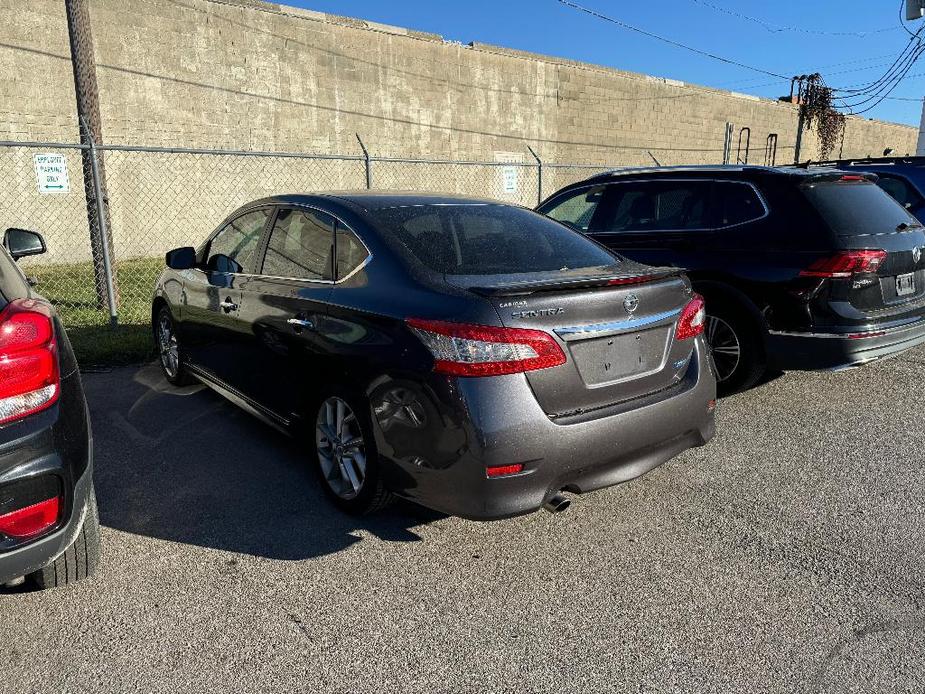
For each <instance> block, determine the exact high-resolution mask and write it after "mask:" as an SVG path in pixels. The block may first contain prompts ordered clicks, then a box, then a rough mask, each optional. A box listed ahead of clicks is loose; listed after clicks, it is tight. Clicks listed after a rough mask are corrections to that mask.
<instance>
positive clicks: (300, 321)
mask: <svg viewBox="0 0 925 694" xmlns="http://www.w3.org/2000/svg"><path fill="white" fill-rule="evenodd" d="M286 322H287V323H288V324H289V325H291V326H292V327H293V329H294V330H302V329H303V328H304V329H305V330H314V329H315V324H314V323H312V322H311V321H310V320H308V319H307V318H289V319H288V320H286Z"/></svg>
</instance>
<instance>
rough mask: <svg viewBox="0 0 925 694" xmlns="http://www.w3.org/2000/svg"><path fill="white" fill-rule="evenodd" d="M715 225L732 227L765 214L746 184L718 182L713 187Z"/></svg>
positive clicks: (762, 206)
mask: <svg viewBox="0 0 925 694" xmlns="http://www.w3.org/2000/svg"><path fill="white" fill-rule="evenodd" d="M713 191H714V200H715V201H716V221H715V223H716V225H717V226H720V227H728V226H734V225H736V224H744V223H746V222H752V221H754V220H756V219H761V218H762V217H764V215H765V214H766V213H767V211H766V210H765V207H764V203H762V201H761V198H760V197H759V196H758V193H756V192H755V189H754V188H752V187H751V186H750V185H749V184H747V183H737V182H734V181H718V182H717V183H716V184H714V186H713Z"/></svg>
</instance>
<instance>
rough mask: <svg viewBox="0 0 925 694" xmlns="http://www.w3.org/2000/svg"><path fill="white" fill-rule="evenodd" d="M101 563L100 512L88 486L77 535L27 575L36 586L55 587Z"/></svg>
mask: <svg viewBox="0 0 925 694" xmlns="http://www.w3.org/2000/svg"><path fill="white" fill-rule="evenodd" d="M99 563H100V516H99V512H98V511H97V508H96V492H95V491H94V489H93V488H92V487H91V488H90V498H89V500H88V502H87V513H86V516H85V517H84V522H83V525H82V526H81V528H80V532H79V533H78V534H77V539H75V540H74V542H72V543H71V545H70V547H68V548H67V549H66V550H64V552H63V553H62V554H61V556H60V557H58V558H57V559H55V560H54V561H53V562H52V563H51V564H49V565H48V566H45V567H43V568H41V569H39V570H38V571H34V572H32V573H31V574H29V575H28V576H27V577H26V578H27V580H29V581H31V582H32V583H33V584H34V585H35V586H36V587H38V589H39V590H45V589H47V588H57V587H59V586H64V585H67V584H69V583H74V582H75V581H80V580H82V579H84V578H87V577H88V576H91V575H93V573H94V572H95V571H96V568H97V566H99Z"/></svg>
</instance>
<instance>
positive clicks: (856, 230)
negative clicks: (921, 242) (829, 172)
mask: <svg viewBox="0 0 925 694" xmlns="http://www.w3.org/2000/svg"><path fill="white" fill-rule="evenodd" d="M802 190H803V194H804V195H805V196H806V197H807V198H808V199H809V202H810V203H811V204H812V205H813V207H815V208H816V210H817V211H818V212H819V214H821V215H822V217H823V219H825V221H826V222H827V223H828V225H829V227H830V228H831V229H832V231H834V232H835V233H836V234H838V235H839V236H864V235H868V234H884V233H890V232H893V231H896V230H897V227H899V226H900V225H901V224H907V225H909V226H918V225H919V222H918V220H916V218H915V217H913V216H912V215H911V214H909V212H907V211H906V210H905V209H904V208H903V207H902V205H900V204H899V203H898V202H896V200H894V199H893V198H891V197H890V196H889V195H887V194H886V193H885V192H884V191H883V190H882V189H881V188H880V187H879V186H876V185H874V184H873V183H867V182H865V183H858V182H854V181H850V182H847V181H846V182H842V181H820V182H818V183H809V184H804V185H803V186H802Z"/></svg>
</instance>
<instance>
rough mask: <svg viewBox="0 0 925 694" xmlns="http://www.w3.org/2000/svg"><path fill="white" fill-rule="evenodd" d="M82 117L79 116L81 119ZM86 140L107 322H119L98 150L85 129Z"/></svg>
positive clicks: (112, 323)
mask: <svg viewBox="0 0 925 694" xmlns="http://www.w3.org/2000/svg"><path fill="white" fill-rule="evenodd" d="M82 120H83V117H82V116H81V121H82ZM86 132H87V140H89V143H90V172H91V174H92V183H93V197H94V199H95V201H96V222H97V224H98V225H99V232H100V250H101V251H102V256H103V276H104V279H105V283H106V303H107V305H108V308H109V324H110V325H118V324H119V309H118V307H117V305H116V288H115V285H116V283H115V281H114V277H113V273H112V256H111V255H110V250H109V226H108V224H107V223H106V222H107V215H106V201H105V200H104V199H103V182H102V178H101V177H100V161H99V152H98V150H97V149H96V140H94V139H93V135H92V134H91V133H90V130H89V128H87V129H86Z"/></svg>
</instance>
